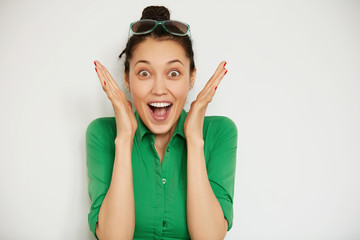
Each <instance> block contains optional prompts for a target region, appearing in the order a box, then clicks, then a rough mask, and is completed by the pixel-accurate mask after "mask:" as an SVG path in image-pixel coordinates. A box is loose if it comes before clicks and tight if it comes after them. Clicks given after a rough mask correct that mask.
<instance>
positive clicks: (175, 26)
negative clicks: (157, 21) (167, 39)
mask: <svg viewBox="0 0 360 240" xmlns="http://www.w3.org/2000/svg"><path fill="white" fill-rule="evenodd" d="M164 26H165V27H166V28H167V29H168V30H169V31H171V32H173V33H176V34H186V33H187V31H188V26H186V25H185V24H184V23H182V22H179V21H165V22H164Z"/></svg>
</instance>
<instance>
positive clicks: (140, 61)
mask: <svg viewBox="0 0 360 240" xmlns="http://www.w3.org/2000/svg"><path fill="white" fill-rule="evenodd" d="M176 62H178V63H181V64H182V65H184V64H183V63H182V62H181V61H180V60H179V59H174V60H171V61H168V62H167V64H168V65H170V64H173V63H176ZM138 63H146V64H150V62H149V61H147V60H139V61H137V62H136V63H135V65H134V66H136V64H138Z"/></svg>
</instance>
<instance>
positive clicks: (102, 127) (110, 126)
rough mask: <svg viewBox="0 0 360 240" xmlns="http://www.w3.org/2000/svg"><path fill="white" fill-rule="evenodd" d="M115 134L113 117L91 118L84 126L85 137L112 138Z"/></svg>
mask: <svg viewBox="0 0 360 240" xmlns="http://www.w3.org/2000/svg"><path fill="white" fill-rule="evenodd" d="M115 134H116V122H115V117H101V118H96V119H94V120H92V121H91V122H90V123H89V124H88V126H87V128H86V138H87V140H89V139H90V138H91V137H96V138H113V137H114V139H115V137H116V136H115Z"/></svg>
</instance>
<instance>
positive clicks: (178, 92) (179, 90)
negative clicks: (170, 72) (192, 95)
mask: <svg viewBox="0 0 360 240" xmlns="http://www.w3.org/2000/svg"><path fill="white" fill-rule="evenodd" d="M169 89H171V92H172V94H173V95H174V97H176V98H177V99H179V100H184V101H185V100H186V98H187V95H188V93H189V83H188V82H186V81H182V82H174V83H173V84H171V83H170V84H169Z"/></svg>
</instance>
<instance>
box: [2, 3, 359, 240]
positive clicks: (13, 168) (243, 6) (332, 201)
mask: <svg viewBox="0 0 360 240" xmlns="http://www.w3.org/2000/svg"><path fill="white" fill-rule="evenodd" d="M152 4H157V5H162V4H165V6H167V7H168V8H169V9H170V10H171V13H172V19H177V20H181V21H184V22H187V23H189V24H190V25H191V32H192V37H193V41H194V50H195V54H196V57H195V63H196V66H197V68H198V75H197V82H196V85H195V88H194V89H193V90H192V91H191V94H190V96H189V101H188V103H187V104H186V106H185V109H186V110H188V107H189V104H190V103H191V101H192V100H194V98H195V97H196V95H197V93H198V92H199V91H200V90H201V89H202V87H203V86H204V84H205V82H206V81H207V80H208V79H209V78H210V76H211V75H212V73H213V71H214V70H215V69H216V67H217V65H218V64H219V63H220V61H222V60H227V62H228V64H227V68H228V70H229V71H228V73H227V75H226V76H225V78H224V79H223V81H222V82H221V84H220V86H219V88H218V90H217V94H216V96H215V97H214V99H213V102H212V103H211V105H209V107H208V111H207V114H208V115H225V116H228V117H230V118H231V119H233V120H234V121H235V123H236V125H237V127H238V133H239V139H238V155H237V166H236V167H237V169H236V182H235V195H234V203H233V205H234V222H233V227H232V229H231V230H230V231H229V232H228V234H227V236H226V239H227V240H237V239H244V240H255V239H266V240H267V239H274V240H275V239H276V240H278V239H299V240H300V239H301V240H303V239H316V240H322V239H324V240H325V239H326V240H329V239H342V240H343V239H345V240H348V239H360V228H359V226H360V204H359V203H360V176H359V174H358V173H359V170H360V124H359V123H360V94H359V93H360V2H359V1H340V0H338V1H309V0H306V1H266V0H263V1H262V0H258V1H246V2H245V1H235V0H234V1H228V0H222V1H206V2H205V1H193V0H191V1H184V0H183V1H176V2H175V1H127V2H125V1H120V0H118V1H78V0H77V1H71V2H70V1H69V2H65V1H56V2H54V1H4V0H1V1H0V43H1V44H0V110H1V113H0V114H1V117H0V119H1V120H0V121H1V124H0V147H1V151H0V192H1V195H0V215H1V220H0V226H1V227H0V239H5V240H7V239H67V240H69V239H74V240H75V239H94V238H93V237H92V234H91V232H90V231H89V228H88V225H87V224H88V223H87V214H88V212H89V207H90V200H89V196H88V193H87V172H86V171H87V169H86V164H85V161H86V154H85V131H86V128H87V126H88V124H89V123H90V122H91V121H92V120H93V119H95V118H98V117H104V116H113V109H112V106H111V103H110V101H109V100H108V98H107V97H106V94H105V93H104V92H103V90H102V88H101V85H100V82H99V80H98V77H97V75H96V72H95V70H94V64H93V61H94V60H95V59H97V60H99V61H101V62H102V63H103V64H104V65H105V66H106V67H107V68H108V69H109V71H110V72H111V74H112V75H113V77H114V78H115V79H116V80H117V82H118V84H119V85H121V86H122V76H123V75H122V71H123V59H121V60H118V55H119V54H120V52H121V51H122V50H123V48H124V47H125V44H126V40H127V34H128V26H129V23H130V22H131V21H134V20H137V19H139V18H140V16H141V12H142V9H143V8H144V7H146V6H147V5H152Z"/></svg>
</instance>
